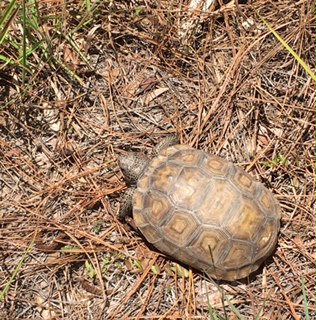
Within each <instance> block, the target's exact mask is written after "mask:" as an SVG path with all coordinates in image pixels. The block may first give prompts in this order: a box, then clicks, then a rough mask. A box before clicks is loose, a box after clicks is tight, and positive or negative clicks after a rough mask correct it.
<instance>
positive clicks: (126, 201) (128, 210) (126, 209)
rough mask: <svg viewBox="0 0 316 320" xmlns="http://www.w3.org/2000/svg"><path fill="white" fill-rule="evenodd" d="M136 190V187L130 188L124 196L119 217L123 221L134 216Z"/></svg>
mask: <svg viewBox="0 0 316 320" xmlns="http://www.w3.org/2000/svg"><path fill="white" fill-rule="evenodd" d="M135 190H136V188H133V187H130V188H128V189H127V190H126V191H125V193H124V195H123V197H122V202H121V206H120V210H119V212H118V218H119V219H120V220H121V221H123V222H124V221H125V218H126V217H131V216H132V209H133V208H132V205H133V195H134V192H135Z"/></svg>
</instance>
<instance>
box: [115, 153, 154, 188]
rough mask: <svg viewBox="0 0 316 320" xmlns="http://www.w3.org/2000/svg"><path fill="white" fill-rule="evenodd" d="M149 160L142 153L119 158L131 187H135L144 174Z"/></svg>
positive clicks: (128, 154)
mask: <svg viewBox="0 0 316 320" xmlns="http://www.w3.org/2000/svg"><path fill="white" fill-rule="evenodd" d="M148 161H149V159H148V158H147V157H146V156H145V155H144V154H142V153H135V152H128V153H127V154H124V155H120V156H119V157H118V163H119V166H120V168H121V170H122V172H123V174H124V176H125V180H126V182H127V184H129V185H135V184H136V182H137V180H138V178H139V177H140V176H141V175H142V174H143V172H144V170H145V168H146V166H147V164H148Z"/></svg>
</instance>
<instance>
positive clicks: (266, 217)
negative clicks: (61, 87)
mask: <svg viewBox="0 0 316 320" xmlns="http://www.w3.org/2000/svg"><path fill="white" fill-rule="evenodd" d="M118 161H119V166H120V168H121V170H122V172H123V174H124V175H125V179H126V182H127V184H128V185H129V186H130V188H129V189H128V190H127V192H126V195H125V200H124V201H123V204H122V206H121V208H120V212H119V217H120V218H121V219H124V218H125V217H126V216H127V215H129V214H131V211H132V214H133V221H134V223H135V225H136V227H137V228H138V230H139V231H140V232H141V233H142V235H143V236H144V237H145V239H146V240H147V241H148V242H149V243H150V244H152V245H153V246H154V247H155V248H156V249H158V250H159V251H161V252H162V253H164V254H166V255H168V256H170V257H172V258H174V259H175V260H178V261H180V262H182V263H184V264H186V265H188V266H190V267H193V268H194V269H197V270H198V271H201V272H205V273H206V274H208V275H209V276H210V277H212V278H215V279H218V280H221V279H222V280H226V281H235V280H237V279H241V278H245V277H247V276H249V275H250V274H251V273H253V272H254V271H256V270H257V269H258V268H259V266H260V265H261V263H262V262H263V261H264V260H265V259H266V258H267V257H268V256H270V255H271V254H272V253H273V251H274V250H275V247H276V244H277V239H278V232H279V228H280V217H281V209H280V205H279V203H278V202H277V200H276V199H275V198H274V196H273V194H272V193H271V192H270V191H269V190H268V189H267V188H266V187H265V186H264V185H263V184H261V183H260V182H258V181H256V180H255V179H253V178H252V177H251V176H250V175H249V174H248V173H246V172H245V171H243V170H242V169H240V168H239V167H237V166H236V165H234V164H233V163H231V162H228V161H226V160H224V159H222V158H220V157H218V156H215V155H211V154H209V153H207V152H204V151H202V150H197V149H195V148H192V147H190V146H189V145H185V144H178V140H177V137H174V136H169V137H167V138H166V139H164V140H163V141H162V142H161V143H160V144H158V145H157V147H156V148H154V149H153V152H152V159H151V160H150V159H148V158H147V157H146V156H145V155H143V154H137V153H133V152H129V153H128V154H126V155H121V156H119V157H118ZM133 186H134V187H133Z"/></svg>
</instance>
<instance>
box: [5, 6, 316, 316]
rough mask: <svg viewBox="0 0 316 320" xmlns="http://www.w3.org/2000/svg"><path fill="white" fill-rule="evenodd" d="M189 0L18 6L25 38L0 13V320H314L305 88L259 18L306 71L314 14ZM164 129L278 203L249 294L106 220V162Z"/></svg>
mask: <svg viewBox="0 0 316 320" xmlns="http://www.w3.org/2000/svg"><path fill="white" fill-rule="evenodd" d="M188 2H189V1H182V0H178V1H164V0H160V1H146V0H144V1H123V0H122V1H100V2H98V1H96V2H92V3H89V2H81V3H78V2H73V1H70V2H69V1H68V2H65V3H62V2H54V1H52V2H41V1H38V2H37V3H36V6H35V5H34V3H33V2H26V3H27V8H26V13H27V16H26V18H25V19H24V20H25V22H24V26H23V24H22V23H23V19H22V18H23V17H22V10H21V7H19V8H17V11H16V12H13V13H12V15H11V19H10V20H9V22H8V24H7V27H8V29H7V30H6V39H5V41H3V42H2V43H1V44H0V56H1V60H0V61H1V65H0V97H1V99H0V108H1V109H0V110H1V111H0V248H1V250H0V261H1V264H0V292H1V291H2V292H6V294H5V295H4V297H3V298H2V300H1V301H0V305H1V308H0V316H1V318H2V319H120V318H121V319H238V318H240V319H269V320H270V319H287V320H288V319H308V315H309V316H310V318H311V319H313V318H315V309H314V304H315V300H314V296H315V292H314V276H315V260H314V245H315V243H314V237H315V234H314V174H315V172H314V82H313V80H312V79H311V78H310V77H309V76H308V75H307V74H306V72H305V71H304V69H302V67H301V66H300V65H299V64H298V62H297V61H296V60H295V59H294V58H293V56H292V55H291V54H290V53H289V52H288V51H287V50H286V49H284V47H283V46H282V44H280V43H279V42H278V41H277V40H276V39H275V38H274V36H273V35H272V34H271V33H270V32H269V31H268V29H267V28H266V27H265V26H264V24H263V23H262V21H261V20H260V19H259V18H258V16H257V15H256V12H259V13H260V15H261V16H262V17H264V18H265V19H266V20H267V21H268V22H269V23H270V24H271V26H272V27H273V28H274V29H275V30H277V31H278V32H279V33H280V35H281V36H282V37H283V39H284V40H286V41H287V43H288V44H290V45H291V47H292V48H293V49H294V50H295V51H296V52H297V53H298V54H299V55H300V56H301V57H302V59H303V60H304V61H305V62H306V63H307V64H309V65H310V66H314V59H315V57H314V43H315V39H314V34H315V30H314V3H313V2H312V1H310V0H302V1H294V0H293V1H274V2H271V1H266V0H260V1H238V3H237V1H236V2H235V1H230V2H229V1H224V0H219V1H218V2H217V4H216V6H215V7H213V8H212V9H211V10H210V11H209V12H204V13H203V12H193V13H192V12H190V11H188ZM88 4H90V5H91V7H88ZM1 6H4V5H3V4H2V5H1ZM1 9H2V10H1V11H3V12H4V9H5V8H4V7H2V8H1ZM23 30H24V34H25V44H26V47H25V48H26V49H27V50H25V54H24V59H23V54H22V53H23V50H22V49H23V41H22V39H23V32H22V31H23ZM168 133H177V134H178V135H179V137H180V138H181V141H182V142H183V143H188V144H191V145H192V146H195V147H198V148H201V149H204V150H207V151H209V152H212V153H215V154H218V155H220V156H222V157H223V158H226V159H229V160H231V161H233V162H235V163H237V164H238V165H240V166H241V167H243V168H244V169H245V170H247V171H248V172H250V174H252V175H253V176H256V177H257V178H258V179H259V180H261V181H262V182H263V183H264V184H265V185H266V186H267V187H268V188H269V189H270V190H272V191H273V192H274V193H275V195H276V197H277V199H278V200H279V201H280V203H281V205H282V209H283V217H282V226H281V232H280V239H279V244H278V248H277V250H276V253H275V254H274V255H273V256H272V257H271V258H270V259H268V260H267V261H266V262H265V264H264V266H263V268H261V269H260V272H258V273H257V274H256V275H254V276H253V277H252V278H251V279H249V281H245V282H236V283H233V284H231V283H220V284H219V285H220V287H219V288H220V289H218V288H217V287H216V286H215V284H213V283H212V281H210V280H207V279H204V276H203V275H200V274H198V273H196V272H195V271H191V270H190V271H186V270H184V269H182V268H181V267H179V266H178V265H176V264H175V262H173V261H172V260H171V259H170V258H166V257H163V256H161V255H159V254H158V253H156V252H154V251H153V250H150V249H149V248H148V247H147V246H146V244H145V243H144V241H143V239H142V238H141V237H140V235H139V234H137V233H136V232H134V231H133V230H131V229H130V228H129V227H128V226H127V225H122V224H121V223H120V222H119V221H118V220H117V218H116V213H117V211H118V207H119V205H120V198H121V195H122V193H121V191H122V190H123V189H124V187H125V186H124V181H123V180H122V174H121V172H120V171H119V168H118V165H117V162H116V155H117V154H120V153H123V152H125V150H144V151H147V152H148V151H149V150H150V148H151V147H152V146H153V145H154V144H155V143H156V141H158V140H159V139H160V138H161V137H163V136H165V135H166V134H168ZM19 263H20V265H19ZM7 285H10V287H9V288H8V290H7V291H5V287H6V286H7ZM216 317H217V318H216Z"/></svg>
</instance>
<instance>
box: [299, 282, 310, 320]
mask: <svg viewBox="0 0 316 320" xmlns="http://www.w3.org/2000/svg"><path fill="white" fill-rule="evenodd" d="M301 280H302V292H303V299H304V312H305V319H306V320H310V316H309V313H308V301H307V296H306V290H305V279H304V277H302V279H301Z"/></svg>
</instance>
